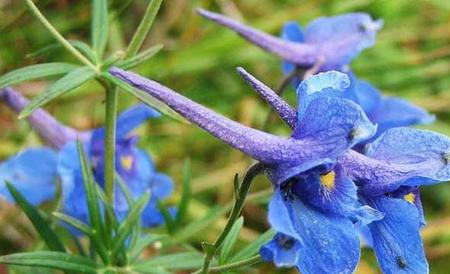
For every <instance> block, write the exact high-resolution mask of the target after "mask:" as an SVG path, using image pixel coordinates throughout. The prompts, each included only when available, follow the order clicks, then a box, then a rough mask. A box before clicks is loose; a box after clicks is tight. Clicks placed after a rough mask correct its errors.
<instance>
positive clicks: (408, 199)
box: [403, 192, 416, 204]
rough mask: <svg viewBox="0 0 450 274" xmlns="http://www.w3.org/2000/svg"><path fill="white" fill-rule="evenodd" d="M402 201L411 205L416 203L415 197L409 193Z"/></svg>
mask: <svg viewBox="0 0 450 274" xmlns="http://www.w3.org/2000/svg"><path fill="white" fill-rule="evenodd" d="M403 199H404V200H405V201H407V202H409V203H411V204H414V202H415V201H416V195H414V193H412V192H411V193H408V194H406V195H405V196H403Z"/></svg>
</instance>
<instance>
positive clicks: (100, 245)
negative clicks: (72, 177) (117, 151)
mask: <svg viewBox="0 0 450 274" xmlns="http://www.w3.org/2000/svg"><path fill="white" fill-rule="evenodd" d="M77 150H78V157H79V159H80V165H81V172H82V175H83V184H84V188H85V191H86V203H87V207H88V211H89V221H90V224H91V226H92V228H93V233H92V240H93V242H94V244H95V247H96V249H97V251H98V252H99V254H100V256H101V257H102V259H103V261H104V262H106V261H108V256H107V254H106V250H105V241H104V240H105V239H104V237H106V233H105V228H104V226H103V222H102V220H103V218H102V215H101V212H100V206H99V204H98V200H99V197H98V192H97V190H96V186H95V185H96V182H95V179H94V174H93V173H92V166H91V164H90V163H89V160H88V158H87V156H86V153H85V151H84V148H83V144H82V143H81V142H80V141H78V142H77Z"/></svg>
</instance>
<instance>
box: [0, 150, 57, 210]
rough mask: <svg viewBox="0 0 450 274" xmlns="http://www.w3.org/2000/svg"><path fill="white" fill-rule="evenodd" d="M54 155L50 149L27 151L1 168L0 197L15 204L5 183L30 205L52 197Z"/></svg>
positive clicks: (54, 180)
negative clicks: (9, 184)
mask: <svg viewBox="0 0 450 274" xmlns="http://www.w3.org/2000/svg"><path fill="white" fill-rule="evenodd" d="M56 163H57V155H56V153H55V152H54V151H53V150H51V149H49V148H33V149H27V150H25V151H23V152H21V153H19V154H18V155H17V156H14V157H12V158H10V159H8V160H7V161H6V162H4V163H2V164H1V165H0V196H1V197H3V198H5V199H6V200H8V201H9V202H14V199H13V198H12V197H11V195H10V193H9V191H8V189H7V188H6V185H5V181H9V182H10V183H12V184H13V185H14V186H15V187H16V188H17V190H19V192H20V193H21V194H22V195H23V196H24V197H25V198H26V199H27V200H28V201H29V202H30V203H32V204H33V205H38V204H40V203H42V202H44V201H47V200H50V199H52V198H54V196H55V190H56V186H55V184H56V179H57V173H56V165H57V164H56Z"/></svg>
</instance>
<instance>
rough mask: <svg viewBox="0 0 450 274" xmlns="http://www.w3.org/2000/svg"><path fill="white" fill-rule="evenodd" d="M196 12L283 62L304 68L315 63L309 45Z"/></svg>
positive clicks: (314, 57)
mask: <svg viewBox="0 0 450 274" xmlns="http://www.w3.org/2000/svg"><path fill="white" fill-rule="evenodd" d="M197 11H198V13H199V14H200V15H202V16H203V17H205V18H208V19H210V20H211V21H214V22H216V23H218V24H220V25H223V26H225V27H227V28H230V29H232V30H234V31H235V32H237V33H238V34H240V35H241V36H242V37H244V38H245V39H247V40H248V41H250V42H251V43H253V44H255V45H256V46H258V47H260V48H262V49H264V50H267V51H268V52H271V53H273V54H276V55H278V56H280V57H281V58H283V59H285V60H288V61H290V62H293V63H296V64H298V65H304V66H311V65H313V64H314V63H315V62H316V59H317V53H316V50H315V48H314V47H312V46H310V45H306V44H300V43H295V42H290V41H285V40H283V39H280V38H278V37H275V36H272V35H269V34H267V33H264V32H262V31H259V30H256V29H253V28H251V27H248V26H246V25H244V24H241V23H239V22H237V21H235V20H233V19H231V18H228V17H225V16H223V15H221V14H217V13H213V12H210V11H206V10H203V9H198V10H197Z"/></svg>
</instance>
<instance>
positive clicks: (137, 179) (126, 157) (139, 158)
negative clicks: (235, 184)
mask: <svg viewBox="0 0 450 274" xmlns="http://www.w3.org/2000/svg"><path fill="white" fill-rule="evenodd" d="M0 99H2V100H3V102H4V103H5V104H6V105H8V106H9V107H10V108H11V109H13V110H14V111H16V112H17V113H18V112H20V111H21V110H22V109H23V108H24V107H25V106H26V105H27V104H28V100H27V99H26V98H24V97H23V96H22V95H21V94H20V93H18V92H16V91H15V90H13V89H12V88H6V89H4V90H2V91H0ZM158 116H160V114H159V113H158V112H157V111H155V110H153V109H152V108H150V107H147V106H145V105H142V104H140V105H136V106H134V107H131V108H129V109H128V110H126V111H124V112H123V113H121V114H120V115H119V117H118V120H117V132H116V137H117V143H116V159H117V161H116V170H117V173H118V175H119V176H120V177H121V178H122V179H123V181H124V182H125V183H126V184H127V186H128V188H129V190H130V192H131V194H132V196H133V198H135V199H137V198H139V197H140V196H141V195H142V194H143V193H145V191H148V190H150V191H151V194H152V196H151V199H150V202H149V204H148V205H147V207H146V208H145V210H144V212H143V214H142V223H143V224H144V225H145V226H154V225H158V224H161V223H162V222H163V221H164V219H163V216H162V214H161V212H159V210H158V209H157V201H158V200H159V199H164V198H167V197H169V196H170V194H171V193H172V191H173V182H172V180H171V179H170V178H169V177H168V176H167V175H165V174H163V173H159V172H157V170H156V169H155V165H154V163H153V161H152V160H151V158H150V157H149V155H148V154H147V153H146V152H145V151H143V150H141V149H139V148H138V147H137V145H136V143H137V140H138V138H137V137H136V136H132V135H130V134H129V133H130V132H131V131H132V130H133V129H134V128H136V127H137V126H139V125H140V124H142V123H144V122H145V121H146V120H147V119H149V118H153V117H158ZM28 120H29V122H30V123H31V125H32V126H33V128H34V129H35V130H36V131H37V132H38V133H39V135H40V136H41V137H42V138H43V140H44V141H45V142H46V143H48V144H49V145H50V146H51V147H43V148H32V149H27V150H25V151H23V152H21V153H19V154H18V155H17V156H14V157H12V158H10V159H8V160H6V161H5V162H3V163H2V164H1V165H0V196H1V197H4V198H6V199H7V200H8V201H12V198H11V197H10V196H9V195H10V194H9V192H8V190H7V189H6V186H5V183H4V182H5V180H7V181H10V182H11V183H12V184H14V186H15V187H16V188H17V189H18V190H19V191H20V192H21V193H22V194H23V195H24V196H25V197H26V198H27V199H28V200H29V201H30V202H32V203H33V204H34V205H38V204H41V203H42V202H44V201H47V200H50V199H53V198H55V191H56V182H57V181H58V180H60V182H61V185H62V190H63V198H64V203H63V208H62V211H63V212H64V213H66V214H68V215H70V216H73V217H75V218H78V219H80V220H81V221H84V222H86V223H87V222H88V221H89V218H88V209H87V206H86V203H85V202H84V201H85V190H84V185H83V181H82V173H81V166H80V161H79V159H78V154H77V149H76V142H75V141H76V140H77V139H79V140H81V141H82V143H83V145H84V147H85V149H86V151H87V152H88V155H89V158H90V160H91V162H92V167H93V171H94V176H95V178H96V181H97V182H98V183H99V184H100V185H101V186H103V184H104V174H103V171H104V151H103V147H104V146H103V143H104V137H105V129H104V128H98V129H94V130H91V131H87V132H78V131H76V130H74V129H71V128H69V127H66V126H63V125H61V124H60V123H59V122H58V121H57V120H56V119H55V118H53V117H52V116H51V115H50V114H48V113H47V112H45V111H44V110H42V109H38V110H36V111H35V112H34V113H33V114H31V115H30V116H29V117H28ZM115 199H116V200H115V204H114V208H115V211H116V214H117V215H118V217H119V218H121V217H123V216H124V215H125V214H126V213H127V211H128V204H127V201H126V199H125V196H124V194H123V193H122V192H121V191H120V189H119V187H117V189H116V195H115ZM171 210H172V211H173V210H174V209H171Z"/></svg>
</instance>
